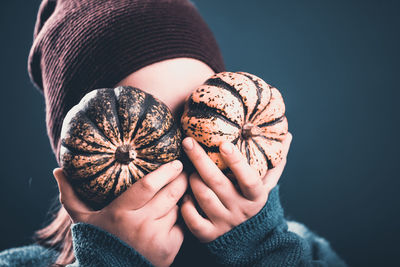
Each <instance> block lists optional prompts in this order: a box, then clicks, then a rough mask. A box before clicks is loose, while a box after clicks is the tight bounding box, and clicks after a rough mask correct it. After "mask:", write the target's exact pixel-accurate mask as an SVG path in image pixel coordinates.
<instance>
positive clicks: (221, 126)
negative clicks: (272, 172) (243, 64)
mask: <svg viewBox="0 0 400 267" xmlns="http://www.w3.org/2000/svg"><path fill="white" fill-rule="evenodd" d="M181 126H182V130H183V133H184V134H185V135H186V136H191V137H193V138H194V139H196V140H197V141H198V142H199V143H200V145H202V147H203V148H204V149H205V151H206V152H207V154H208V155H209V156H210V158H211V159H212V160H213V161H214V162H215V163H216V165H217V166H218V167H219V168H220V169H221V170H225V171H229V170H228V169H227V166H226V164H225V163H224V161H223V160H222V157H221V155H220V153H219V148H218V147H219V145H220V144H221V143H222V142H223V141H230V142H231V143H233V144H234V145H236V146H237V147H238V148H239V150H240V151H241V153H242V154H243V155H244V156H245V157H246V158H247V161H248V163H249V164H250V166H252V167H253V168H255V169H256V170H257V171H258V173H259V175H260V176H261V177H263V176H265V174H266V173H267V170H268V169H271V168H273V167H275V166H276V165H277V164H278V163H279V162H280V161H281V160H282V149H283V145H282V141H283V140H284V138H285V137H286V134H287V132H288V122H287V118H286V116H285V104H284V102H283V98H282V95H281V93H280V92H279V91H278V90H277V89H276V88H275V87H273V86H271V85H269V84H267V83H266V82H265V81H263V80H262V79H260V78H259V77H257V76H255V75H253V74H250V73H246V72H221V73H217V74H215V75H213V76H212V77H210V78H209V79H208V80H207V81H206V82H205V83H204V84H203V85H201V86H199V87H198V88H197V89H195V90H194V91H193V92H192V94H191V95H190V96H189V98H188V100H187V102H186V104H185V109H184V112H183V115H182V117H181Z"/></svg>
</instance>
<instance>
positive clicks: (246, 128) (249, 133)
mask: <svg viewBox="0 0 400 267" xmlns="http://www.w3.org/2000/svg"><path fill="white" fill-rule="evenodd" d="M259 135H262V130H261V129H260V128H259V127H257V126H256V125H254V124H251V123H246V124H245V125H243V128H242V136H243V138H244V139H249V138H250V137H254V136H259Z"/></svg>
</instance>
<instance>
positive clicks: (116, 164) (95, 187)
mask: <svg viewBox="0 0 400 267" xmlns="http://www.w3.org/2000/svg"><path fill="white" fill-rule="evenodd" d="M180 146H181V132H180V130H179V129H178V128H177V126H176V124H175V123H174V120H173V116H172V114H171V112H170V110H169V109H168V107H167V106H166V105H165V104H163V103H162V102H160V101H159V100H157V99H156V98H154V97H153V96H152V95H150V94H147V93H145V92H143V91H142V90H140V89H137V88H133V87H128V86H126V87H125V86H121V87H117V88H115V89H113V88H104V89H97V90H93V91H91V92H89V93H88V94H87V95H85V96H84V97H83V98H82V100H81V101H80V102H79V104H77V105H76V106H74V107H73V108H72V109H71V110H70V111H69V112H68V113H67V115H66V117H65V119H64V122H63V126H62V132H61V148H60V160H61V162H62V168H63V169H64V171H65V172H66V174H67V177H68V178H69V179H70V182H71V184H72V185H73V187H74V188H75V191H76V192H77V194H78V195H79V197H80V198H81V199H82V200H84V201H85V202H86V203H87V204H89V205H90V206H91V207H92V208H94V209H100V208H102V207H104V206H105V205H107V204H108V203H110V202H111V201H112V200H113V199H115V198H116V197H117V196H118V195H120V194H121V193H122V192H124V191H125V190H126V189H127V188H128V187H129V186H130V185H131V184H133V183H134V182H135V181H137V180H138V179H140V178H141V177H143V176H144V175H146V174H147V173H149V172H151V171H153V170H155V169H157V168H158V167H159V166H160V165H161V164H164V163H166V162H169V161H172V160H174V159H177V158H178V157H179V156H180V154H181V149H180Z"/></svg>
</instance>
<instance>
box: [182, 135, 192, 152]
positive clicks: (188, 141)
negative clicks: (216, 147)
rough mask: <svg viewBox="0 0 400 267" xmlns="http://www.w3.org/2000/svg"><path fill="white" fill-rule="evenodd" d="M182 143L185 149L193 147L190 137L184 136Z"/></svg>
mask: <svg viewBox="0 0 400 267" xmlns="http://www.w3.org/2000/svg"><path fill="white" fill-rule="evenodd" d="M182 144H183V148H184V149H185V150H191V149H192V148H193V140H192V138H190V137H186V138H185V139H183V142H182Z"/></svg>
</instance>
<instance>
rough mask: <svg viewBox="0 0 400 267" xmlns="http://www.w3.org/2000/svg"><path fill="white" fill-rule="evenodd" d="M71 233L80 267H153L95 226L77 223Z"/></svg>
mask: <svg viewBox="0 0 400 267" xmlns="http://www.w3.org/2000/svg"><path fill="white" fill-rule="evenodd" d="M71 233H72V241H73V247H74V253H75V257H76V261H77V263H79V266H153V265H152V264H151V263H150V262H149V261H148V260H147V259H146V258H145V257H143V256H142V255H141V254H140V253H138V252H137V251H136V250H134V249H133V248H132V247H130V246H129V245H128V244H126V243H125V242H123V241H122V240H120V239H119V238H117V237H116V236H114V235H112V234H110V233H108V232H106V231H104V230H103V229H100V228H98V227H96V226H94V225H91V224H87V223H75V224H73V225H72V226H71Z"/></svg>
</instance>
